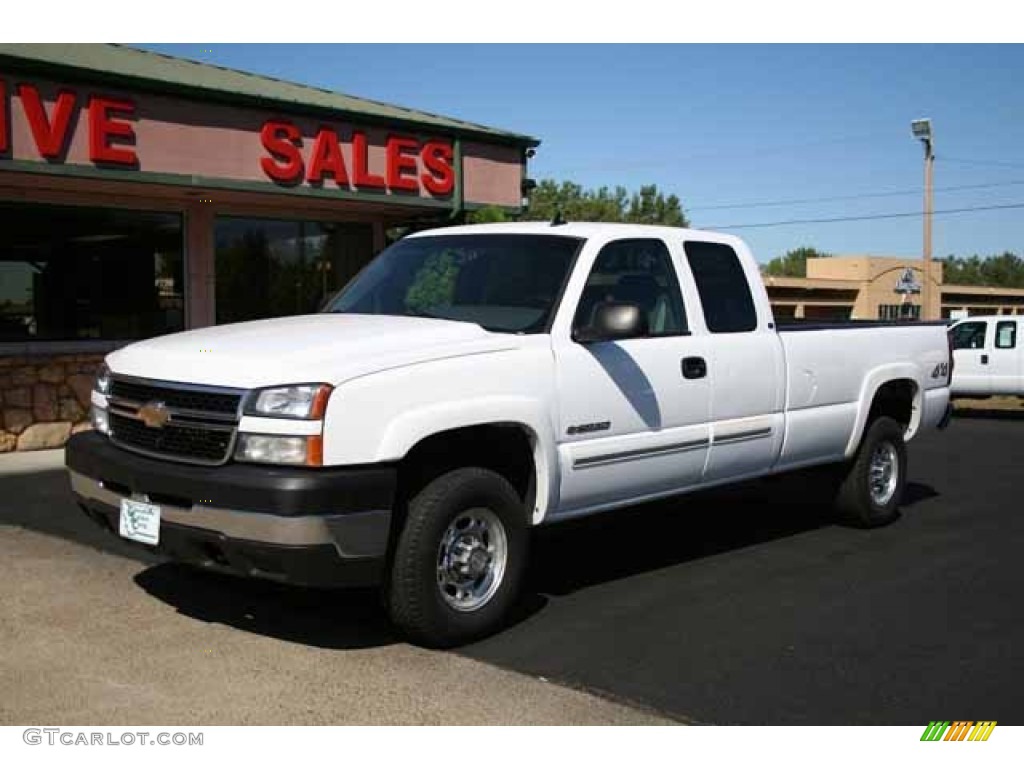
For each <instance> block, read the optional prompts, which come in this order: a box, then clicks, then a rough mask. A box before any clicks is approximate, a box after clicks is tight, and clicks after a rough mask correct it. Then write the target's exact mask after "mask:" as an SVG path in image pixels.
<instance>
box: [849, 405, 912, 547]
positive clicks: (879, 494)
mask: <svg viewBox="0 0 1024 768" xmlns="http://www.w3.org/2000/svg"><path fill="white" fill-rule="evenodd" d="M903 433H904V429H903V427H902V426H901V425H900V424H899V422H897V421H896V420H895V419H892V418H889V417H888V416H881V417H879V418H877V419H875V420H874V421H873V422H871V424H869V425H868V427H867V429H866V430H865V432H864V437H863V439H862V440H861V444H860V447H859V448H858V449H857V455H856V456H855V457H854V459H853V461H852V462H850V463H849V464H848V465H846V473H845V477H843V479H842V482H841V484H840V486H839V492H838V494H837V495H836V511H837V512H838V513H839V516H840V518H841V519H842V520H843V521H844V522H846V523H848V524H850V525H855V526H857V527H859V528H877V527H878V526H882V525H886V524H888V523H891V522H892V521H893V520H895V519H896V518H897V517H899V506H900V500H901V499H902V497H903V489H904V488H905V487H906V484H907V447H906V445H905V443H904V442H903Z"/></svg>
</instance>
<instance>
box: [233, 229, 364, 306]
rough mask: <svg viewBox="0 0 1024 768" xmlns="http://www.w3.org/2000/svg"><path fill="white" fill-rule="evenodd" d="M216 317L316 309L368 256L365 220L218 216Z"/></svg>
mask: <svg viewBox="0 0 1024 768" xmlns="http://www.w3.org/2000/svg"><path fill="white" fill-rule="evenodd" d="M216 243H217V255H216V265H215V269H216V282H217V322H218V323H237V322H241V321H243V320H258V319H261V318H266V317H280V316H282V315H301V314H307V313H310V312H316V311H317V310H318V309H319V308H320V307H321V306H322V305H323V304H324V302H325V301H326V299H327V298H328V297H329V296H331V295H333V294H334V293H335V292H336V291H337V290H338V289H339V288H341V287H342V286H344V285H345V283H347V282H348V281H349V280H350V279H351V278H352V277H353V276H354V275H355V274H356V273H357V272H358V271H359V270H360V269H361V268H362V267H363V266H364V265H365V264H366V263H367V262H368V261H369V260H370V258H371V257H372V255H373V231H372V228H371V226H370V225H369V224H330V223H319V222H313V221H284V220H274V219H244V218H235V217H228V216H222V217H218V218H217V220H216Z"/></svg>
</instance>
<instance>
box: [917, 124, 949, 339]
mask: <svg viewBox="0 0 1024 768" xmlns="http://www.w3.org/2000/svg"><path fill="white" fill-rule="evenodd" d="M910 129H911V131H913V133H914V136H915V138H917V139H920V141H921V144H922V146H923V147H924V253H923V256H924V278H923V279H922V280H921V305H922V306H921V319H922V320H938V319H939V317H941V315H942V306H941V304H942V298H941V296H940V297H939V313H938V315H939V316H938V317H932V292H933V291H934V289H935V286H934V285H933V283H932V168H933V166H934V164H935V149H934V146H933V143H932V121H931V120H930V119H929V118H923V119H921V120H914V121H913V122H912V123H911V124H910Z"/></svg>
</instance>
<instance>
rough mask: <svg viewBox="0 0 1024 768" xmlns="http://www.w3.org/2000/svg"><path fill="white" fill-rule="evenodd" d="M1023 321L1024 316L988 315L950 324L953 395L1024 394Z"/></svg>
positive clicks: (1023, 395) (1019, 395)
mask: <svg viewBox="0 0 1024 768" xmlns="http://www.w3.org/2000/svg"><path fill="white" fill-rule="evenodd" d="M1022 322H1024V317H1015V316H1012V315H986V316H977V317H971V318H968V319H965V320H960V321H959V322H957V323H954V324H953V325H952V326H950V329H949V336H950V340H951V342H952V344H953V359H954V361H955V366H954V368H953V382H952V386H951V388H952V394H953V397H982V398H984V397H991V396H993V395H1017V396H1018V397H1024V355H1022V350H1024V338H1020V331H1021V330H1022V329H1021V323H1022ZM1018 339H1020V341H1018Z"/></svg>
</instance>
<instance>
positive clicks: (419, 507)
mask: <svg viewBox="0 0 1024 768" xmlns="http://www.w3.org/2000/svg"><path fill="white" fill-rule="evenodd" d="M527 534H528V532H527V529H526V513H525V511H524V509H523V504H522V501H521V500H520V499H519V496H518V495H517V494H516V492H515V490H514V489H513V488H512V486H511V485H510V484H509V482H508V481H507V480H505V478H503V477H502V476H501V475H499V474H497V473H496V472H493V471H491V470H488V469H482V468H479V467H467V468H463V469H456V470H454V471H452V472H448V473H446V474H444V475H441V476H440V477H438V478H436V479H434V480H433V481H431V482H430V483H429V484H428V485H427V486H426V487H425V488H423V490H421V491H420V492H419V493H417V494H416V496H415V497H414V498H413V499H412V500H411V501H410V502H409V504H408V514H407V516H406V519H405V524H404V526H403V527H402V531H401V533H400V534H399V536H398V541H397V544H396V546H395V552H394V556H393V559H392V564H391V574H390V579H389V583H388V586H387V595H386V598H387V599H386V602H387V605H388V610H389V613H390V615H391V620H392V621H393V622H394V624H395V625H396V626H397V627H398V628H399V629H400V630H401V631H402V632H403V633H404V634H405V635H407V636H408V637H409V639H411V640H413V641H414V642H417V643H419V644H421V645H426V646H431V647H450V646H452V645H457V644H459V643H464V642H467V641H469V640H472V639H474V638H476V637H480V636H482V635H485V634H488V633H490V632H493V631H495V630H496V629H497V628H498V627H499V626H500V625H501V623H502V622H503V621H504V619H505V617H506V616H507V614H508V612H509V610H510V609H511V607H512V605H513V603H514V602H515V600H516V597H517V594H518V591H519V585H520V582H521V581H522V574H523V568H524V565H525V561H526V551H527V538H528V536H527Z"/></svg>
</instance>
